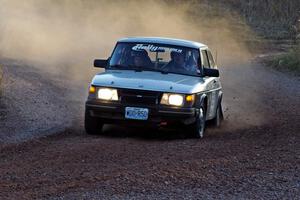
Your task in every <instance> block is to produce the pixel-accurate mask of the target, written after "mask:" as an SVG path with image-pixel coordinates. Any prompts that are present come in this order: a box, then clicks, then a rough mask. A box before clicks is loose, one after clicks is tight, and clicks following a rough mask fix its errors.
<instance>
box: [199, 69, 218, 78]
mask: <svg viewBox="0 0 300 200" xmlns="http://www.w3.org/2000/svg"><path fill="white" fill-rule="evenodd" d="M203 70H204V71H203V72H204V73H203V74H204V76H210V77H219V76H220V74H219V70H217V69H209V68H203Z"/></svg>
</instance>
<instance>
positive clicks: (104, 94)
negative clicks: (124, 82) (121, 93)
mask: <svg viewBox="0 0 300 200" xmlns="http://www.w3.org/2000/svg"><path fill="white" fill-rule="evenodd" d="M98 99H102V100H112V101H118V99H119V98H118V91H117V90H116V89H110V88H100V89H99V90H98Z"/></svg>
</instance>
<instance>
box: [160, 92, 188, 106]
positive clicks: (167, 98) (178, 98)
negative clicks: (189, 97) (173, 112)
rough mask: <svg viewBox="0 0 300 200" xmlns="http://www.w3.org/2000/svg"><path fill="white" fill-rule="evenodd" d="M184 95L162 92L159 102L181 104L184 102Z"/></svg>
mask: <svg viewBox="0 0 300 200" xmlns="http://www.w3.org/2000/svg"><path fill="white" fill-rule="evenodd" d="M183 100H184V95H182V94H167V93H164V94H163V96H162V98H161V102H160V103H161V104H165V105H173V106H182V105H183V104H184V101H183Z"/></svg>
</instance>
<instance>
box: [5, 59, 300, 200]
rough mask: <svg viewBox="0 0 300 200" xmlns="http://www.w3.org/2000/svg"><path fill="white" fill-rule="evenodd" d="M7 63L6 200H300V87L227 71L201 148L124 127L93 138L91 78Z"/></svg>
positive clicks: (271, 74) (180, 138)
mask: <svg viewBox="0 0 300 200" xmlns="http://www.w3.org/2000/svg"><path fill="white" fill-rule="evenodd" d="M1 63H2V65H3V66H4V89H5V90H4V94H5V98H4V109H5V113H6V115H5V117H4V118H1V119H0V120H1V121H0V123H1V126H0V141H1V143H0V180H1V181H0V199H32V198H39V199H40V198H42V199H216V198H217V199H224V198H226V199H300V145H299V143H300V134H299V132H300V123H299V122H300V87H299V85H300V84H299V83H300V80H299V78H296V77H290V76H288V75H284V74H282V73H279V72H276V71H273V70H271V69H266V68H264V67H263V66H261V65H260V64H258V63H256V62H255V61H251V62H247V63H244V64H242V65H229V66H223V67H221V74H222V82H223V87H224V94H225V96H224V107H225V122H224V124H223V127H222V128H221V129H213V128H208V130H207V133H208V135H207V137H206V138H205V139H203V140H197V139H193V138H188V137H186V135H185V134H184V130H176V131H157V132H152V131H150V130H144V129H142V128H140V129H137V128H130V127H117V126H106V127H105V133H104V134H103V135H100V136H89V135H86V134H85V132H84V130H83V109H84V97H85V94H86V89H87V84H88V80H89V79H90V77H87V78H86V80H83V81H81V82H74V81H72V80H68V79H65V78H62V77H61V76H59V75H53V74H47V73H46V72H42V71H39V70H37V69H36V68H35V67H34V66H24V64H23V63H18V62H15V61H11V60H3V61H2V62H1ZM76 94H78V96H76ZM4 109H3V108H2V111H3V110H4ZM3 112H4V111H3Z"/></svg>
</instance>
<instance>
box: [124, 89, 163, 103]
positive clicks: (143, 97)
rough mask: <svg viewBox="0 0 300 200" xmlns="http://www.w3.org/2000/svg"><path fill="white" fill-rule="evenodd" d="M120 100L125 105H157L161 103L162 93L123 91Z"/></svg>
mask: <svg viewBox="0 0 300 200" xmlns="http://www.w3.org/2000/svg"><path fill="white" fill-rule="evenodd" d="M119 92H120V98H121V103H123V104H133V105H135V104H141V105H156V104H158V103H159V100H160V97H161V92H155V91H146V90H132V89H121V90H119Z"/></svg>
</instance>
